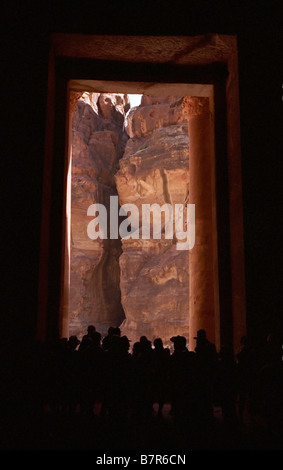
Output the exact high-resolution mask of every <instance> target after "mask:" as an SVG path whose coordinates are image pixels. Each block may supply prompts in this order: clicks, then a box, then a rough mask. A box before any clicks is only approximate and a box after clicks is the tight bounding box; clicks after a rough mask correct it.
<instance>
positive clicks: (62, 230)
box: [37, 34, 246, 349]
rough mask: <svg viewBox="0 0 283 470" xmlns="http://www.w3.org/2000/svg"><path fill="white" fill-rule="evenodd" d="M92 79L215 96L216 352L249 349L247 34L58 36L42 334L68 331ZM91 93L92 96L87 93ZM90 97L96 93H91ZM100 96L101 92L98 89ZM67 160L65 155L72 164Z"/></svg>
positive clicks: (52, 63)
mask: <svg viewBox="0 0 283 470" xmlns="http://www.w3.org/2000/svg"><path fill="white" fill-rule="evenodd" d="M84 80H96V81H97V80H98V81H100V88H99V89H97V86H96V89H97V91H100V92H111V90H109V83H112V84H114V86H115V84H117V83H120V84H121V83H125V85H126V84H129V83H130V84H132V85H134V84H135V85H134V86H135V88H134V89H135V90H137V91H135V93H138V92H139V90H143V91H141V92H142V93H147V94H149V90H150V89H152V88H151V85H152V84H155V85H157V84H158V83H161V84H163V85H164V84H170V85H172V84H177V85H178V84H180V83H185V84H187V85H190V86H191V90H192V95H193V96H207V97H209V103H210V109H211V117H212V119H211V122H212V133H211V137H212V141H213V145H212V147H213V148H212V151H211V159H212V187H213V194H212V215H213V227H214V230H213V246H214V249H213V253H214V274H215V275H214V302H215V305H214V307H215V339H216V346H217V347H219V346H220V345H221V344H222V343H225V344H228V345H230V346H232V347H233V348H234V349H235V348H236V347H238V346H239V344H240V338H241V337H242V336H243V335H244V334H245V332H246V308H245V275H244V236H243V205H242V180H241V142H240V107H239V83H238V81H239V78H238V53H237V37H236V36H235V35H232V36H230V35H218V34H205V35H198V36H110V35H105V36H104V35H81V34H54V35H52V37H51V44H50V56H49V70H48V89H47V107H46V134H45V157H44V175H43V176H44V180H43V194H42V224H41V241H40V242H41V246H40V269H39V292H38V322H37V337H38V339H39V340H41V341H44V340H45V339H47V338H48V337H51V336H54V335H57V336H58V335H60V336H61V335H62V333H63V332H65V331H66V329H65V327H64V326H63V324H64V321H65V320H64V319H65V314H64V312H63V310H64V308H63V305H64V300H63V297H64V291H65V289H66V286H64V279H65V276H64V272H65V260H66V237H67V234H66V192H67V191H66V188H67V178H68V168H69V163H70V152H69V132H70V120H69V115H70V107H71V106H72V102H71V100H70V98H71V94H72V93H73V92H79V91H81V90H82V85H83V81H84ZM84 91H88V90H86V89H84ZM89 91H90V90H89ZM93 91H94V90H93ZM62 156H64V158H62Z"/></svg>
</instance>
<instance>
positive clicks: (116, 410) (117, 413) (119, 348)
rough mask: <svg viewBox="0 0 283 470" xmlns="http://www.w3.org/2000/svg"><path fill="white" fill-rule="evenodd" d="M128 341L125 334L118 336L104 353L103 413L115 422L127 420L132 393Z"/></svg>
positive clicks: (130, 358)
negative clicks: (105, 368)
mask: <svg viewBox="0 0 283 470" xmlns="http://www.w3.org/2000/svg"><path fill="white" fill-rule="evenodd" d="M129 348H130V341H129V339H128V338H127V337H126V336H118V337H117V339H116V340H115V342H113V343H112V345H111V348H110V349H109V350H108V351H107V353H106V358H107V375H106V386H105V394H104V403H103V413H104V414H105V413H106V411H108V413H109V416H110V418H111V419H112V420H114V421H115V422H116V423H119V422H122V423H123V424H124V423H125V421H127V419H128V416H129V410H130V403H131V394H132V356H131V354H130V353H129Z"/></svg>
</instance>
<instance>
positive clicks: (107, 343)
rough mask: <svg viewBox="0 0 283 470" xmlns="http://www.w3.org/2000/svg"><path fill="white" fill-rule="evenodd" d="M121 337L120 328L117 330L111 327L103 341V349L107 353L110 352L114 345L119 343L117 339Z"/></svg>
mask: <svg viewBox="0 0 283 470" xmlns="http://www.w3.org/2000/svg"><path fill="white" fill-rule="evenodd" d="M120 336H121V330H120V328H118V327H116V328H115V327H113V326H110V327H109V328H108V334H107V335H106V336H105V337H104V338H103V340H102V348H103V349H104V350H105V351H109V349H110V348H111V346H112V344H114V343H115V342H116V341H117V338H120Z"/></svg>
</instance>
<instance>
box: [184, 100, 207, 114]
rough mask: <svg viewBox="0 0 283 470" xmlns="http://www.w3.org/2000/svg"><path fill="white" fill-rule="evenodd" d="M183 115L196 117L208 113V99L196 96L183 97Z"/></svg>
mask: <svg viewBox="0 0 283 470" xmlns="http://www.w3.org/2000/svg"><path fill="white" fill-rule="evenodd" d="M182 107H183V111H184V114H185V115H187V116H197V115H200V114H206V113H209V98H205V97H198V96H185V97H184V100H183V103H182Z"/></svg>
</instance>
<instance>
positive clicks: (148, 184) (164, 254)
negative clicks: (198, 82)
mask: <svg viewBox="0 0 283 470" xmlns="http://www.w3.org/2000/svg"><path fill="white" fill-rule="evenodd" d="M182 103H183V98H182V97H174V96H170V97H166V98H165V97H160V96H145V95H144V96H143V98H142V102H141V106H139V107H137V108H133V109H131V111H130V112H129V114H128V116H127V123H126V130H127V132H128V135H129V137H130V138H129V140H128V142H127V144H126V148H125V152H124V155H123V158H122V159H121V160H120V161H119V170H118V171H117V173H116V174H115V180H116V184H117V191H118V195H119V202H120V205H123V204H126V203H133V204H135V205H136V206H137V207H138V208H139V225H140V227H141V215H142V204H154V203H157V204H159V205H163V204H164V203H169V204H171V205H172V206H173V207H174V205H175V204H177V203H178V204H187V203H188V195H189V145H188V144H189V142H188V121H187V117H186V116H185V114H184V109H183V107H182ZM122 250H123V252H122V255H121V256H120V267H121V280H120V286H121V300H122V305H123V308H124V312H125V317H126V318H125V320H124V322H123V324H122V326H121V329H122V331H123V333H124V334H126V335H128V337H129V338H130V339H131V340H132V341H136V340H137V339H139V337H140V336H141V335H143V334H144V335H146V336H148V338H149V339H150V340H153V339H154V338H155V337H161V338H162V339H163V340H164V341H165V342H170V337H171V336H173V335H177V334H180V335H184V336H186V337H187V338H188V333H189V331H188V327H189V252H188V251H180V250H177V249H176V240H175V239H174V238H173V239H165V237H164V236H163V237H162V239H160V240H158V239H156V240H154V239H152V237H151V239H149V240H143V239H141V237H140V238H139V239H127V240H125V239H124V240H122Z"/></svg>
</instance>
